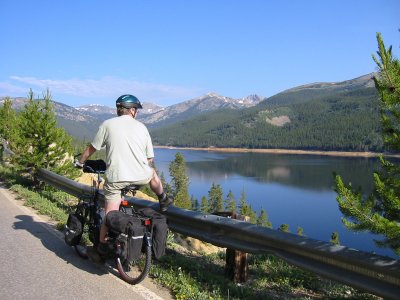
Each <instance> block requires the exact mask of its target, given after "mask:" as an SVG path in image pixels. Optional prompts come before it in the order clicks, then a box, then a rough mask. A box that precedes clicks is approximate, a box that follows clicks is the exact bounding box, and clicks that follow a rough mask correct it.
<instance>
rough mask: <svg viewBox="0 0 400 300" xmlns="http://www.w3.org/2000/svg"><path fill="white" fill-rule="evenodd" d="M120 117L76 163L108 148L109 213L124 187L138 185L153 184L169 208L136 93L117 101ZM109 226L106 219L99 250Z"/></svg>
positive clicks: (163, 205)
mask: <svg viewBox="0 0 400 300" xmlns="http://www.w3.org/2000/svg"><path fill="white" fill-rule="evenodd" d="M116 106H117V114H118V117H115V118H112V119H109V120H107V121H104V122H103V123H102V124H101V125H100V127H99V130H98V132H97V134H96V136H95V138H94V140H93V142H92V143H91V144H90V145H89V146H88V147H87V148H86V150H85V151H84V152H83V153H82V155H81V158H80V159H79V161H78V162H77V163H76V164H77V166H83V164H84V163H85V161H86V160H87V159H88V158H89V157H90V156H91V155H92V154H93V153H94V152H95V151H97V150H100V149H101V148H103V147H105V148H106V164H107V170H106V172H105V177H106V180H105V183H104V196H105V200H106V201H105V206H104V209H105V213H106V214H107V213H108V212H109V211H112V210H119V206H120V202H121V189H123V188H124V187H126V186H128V185H131V184H136V185H145V184H147V183H149V184H150V188H151V189H152V190H153V192H154V193H155V194H156V195H157V197H158V200H159V204H160V210H161V211H166V210H167V209H168V207H169V206H170V205H171V204H172V203H173V198H172V197H170V196H167V195H166V194H165V192H164V188H163V186H162V183H161V180H160V178H159V177H158V175H157V173H156V171H155V169H154V168H153V167H152V165H153V158H154V151H153V144H152V141H151V137H150V134H149V132H148V130H147V128H146V126H145V125H144V124H142V123H141V122H139V121H137V120H136V119H135V118H136V116H137V113H138V109H141V108H142V104H141V103H140V101H139V100H138V98H136V97H135V96H133V95H122V96H120V97H119V98H118V99H117V101H116ZM107 232H108V228H107V226H106V225H105V222H103V224H102V226H101V229H100V245H99V248H98V252H99V253H102V252H104V251H102V250H104V249H106V244H105V243H106V235H107Z"/></svg>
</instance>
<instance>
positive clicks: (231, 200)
mask: <svg viewBox="0 0 400 300" xmlns="http://www.w3.org/2000/svg"><path fill="white" fill-rule="evenodd" d="M225 209H226V210H227V211H230V212H232V213H236V200H235V196H234V195H233V193H232V191H231V190H230V191H229V193H228V195H226V199H225Z"/></svg>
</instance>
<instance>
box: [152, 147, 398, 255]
mask: <svg viewBox="0 0 400 300" xmlns="http://www.w3.org/2000/svg"><path fill="white" fill-rule="evenodd" d="M177 152H180V153H181V154H182V155H183V156H184V158H185V161H186V165H187V171H188V176H189V180H190V184H189V194H190V195H193V196H194V197H195V198H196V199H198V200H199V201H200V199H201V197H202V196H206V197H208V191H209V190H210V187H211V185H212V183H215V184H220V185H221V187H222V189H223V193H224V198H226V195H227V194H228V192H229V191H230V190H231V191H232V192H233V194H234V195H235V199H236V201H238V199H239V197H240V195H241V193H242V191H244V193H245V195H246V199H247V202H248V203H249V204H251V206H252V209H253V210H254V211H256V212H257V215H258V214H259V212H260V211H261V209H264V210H265V211H266V212H267V215H268V219H269V221H270V222H272V226H273V228H274V229H276V228H278V227H279V226H280V225H281V224H288V225H289V230H290V232H292V233H296V231H297V228H298V227H301V228H303V234H304V235H305V236H307V237H310V238H313V239H318V240H322V241H329V240H330V238H331V234H332V233H333V232H338V233H339V240H340V244H341V245H344V246H347V247H350V248H355V249H359V250H363V251H372V252H376V253H377V254H380V255H387V256H391V257H394V258H398V256H396V255H395V254H394V252H393V251H392V250H390V249H385V248H378V247H377V246H376V245H375V243H374V241H373V239H376V238H380V237H379V236H376V235H373V234H370V233H366V232H358V233H356V232H352V231H348V230H347V229H346V228H345V227H344V225H343V224H342V221H341V218H342V214H341V212H340V210H339V208H338V204H337V202H336V193H335V192H334V190H333V186H334V181H333V173H334V172H336V173H337V174H339V175H341V176H342V178H343V179H344V181H345V182H351V183H352V186H353V187H361V188H362V190H363V191H364V192H365V193H370V192H371V190H372V187H373V178H372V173H373V172H374V171H376V170H379V167H380V163H379V160H378V159H377V158H365V157H333V156H322V155H298V154H267V153H231V152H229V153H228V152H226V153H225V152H210V151H199V150H181V149H164V148H156V149H155V163H156V166H157V168H158V170H159V173H161V172H163V173H164V176H165V178H166V180H167V182H169V181H170V176H169V171H168V168H169V164H170V162H171V161H173V160H174V159H175V154H176V153H177Z"/></svg>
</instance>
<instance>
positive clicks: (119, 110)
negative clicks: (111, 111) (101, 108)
mask: <svg viewBox="0 0 400 300" xmlns="http://www.w3.org/2000/svg"><path fill="white" fill-rule="evenodd" d="M133 109H134V110H136V108H133ZM130 110H131V109H130V108H125V107H122V106H118V107H117V115H118V116H123V115H129V113H130Z"/></svg>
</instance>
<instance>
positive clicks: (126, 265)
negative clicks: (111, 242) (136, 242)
mask: <svg viewBox="0 0 400 300" xmlns="http://www.w3.org/2000/svg"><path fill="white" fill-rule="evenodd" d="M116 264H117V269H118V273H119V274H120V276H121V278H122V280H124V281H125V282H127V283H129V284H138V283H140V282H142V281H143V280H144V279H145V278H146V276H147V275H148V274H149V272H150V266H151V246H150V245H145V246H144V250H143V251H142V253H141V254H140V257H139V258H138V259H135V260H134V261H133V262H128V261H121V259H120V257H118V256H117V258H116Z"/></svg>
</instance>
